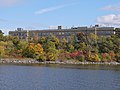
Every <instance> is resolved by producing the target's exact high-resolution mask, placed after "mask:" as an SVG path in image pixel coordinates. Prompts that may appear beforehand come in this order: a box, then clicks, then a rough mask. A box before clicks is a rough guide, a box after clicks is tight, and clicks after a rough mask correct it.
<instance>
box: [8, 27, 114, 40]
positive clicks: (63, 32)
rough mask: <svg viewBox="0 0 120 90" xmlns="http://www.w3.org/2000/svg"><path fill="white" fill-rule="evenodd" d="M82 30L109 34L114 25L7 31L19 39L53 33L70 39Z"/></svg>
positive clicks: (58, 36) (99, 34) (112, 30)
mask: <svg viewBox="0 0 120 90" xmlns="http://www.w3.org/2000/svg"><path fill="white" fill-rule="evenodd" d="M79 32H82V33H84V34H85V35H88V34H90V33H94V34H96V35H98V36H110V35H113V34H115V29H114V27H99V26H97V27H96V26H94V27H72V28H70V29H62V27H61V26H58V29H48V30H23V29H22V28H17V30H15V31H9V35H11V36H17V37H18V38H19V39H20V40H33V39H34V38H38V39H39V38H41V37H43V36H45V37H48V36H50V35H54V36H56V37H57V38H59V39H60V40H62V38H65V39H66V40H67V41H70V40H71V36H76V35H77V33H79Z"/></svg>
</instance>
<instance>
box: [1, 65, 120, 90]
mask: <svg viewBox="0 0 120 90" xmlns="http://www.w3.org/2000/svg"><path fill="white" fill-rule="evenodd" d="M0 90H120V66H114V65H113V66H112V65H111V66H109V65H0Z"/></svg>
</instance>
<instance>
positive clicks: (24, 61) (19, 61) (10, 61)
mask: <svg viewBox="0 0 120 90" xmlns="http://www.w3.org/2000/svg"><path fill="white" fill-rule="evenodd" d="M0 64H65V65H66V64H71V65H81V64H82V65H120V63H118V62H73V61H64V62H60V61H45V62H39V61H37V60H34V59H31V60H30V59H1V60H0Z"/></svg>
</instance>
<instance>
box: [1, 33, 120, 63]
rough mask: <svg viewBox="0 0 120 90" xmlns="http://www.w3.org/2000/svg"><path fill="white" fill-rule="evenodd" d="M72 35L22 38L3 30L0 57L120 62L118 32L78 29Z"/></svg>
mask: <svg viewBox="0 0 120 90" xmlns="http://www.w3.org/2000/svg"><path fill="white" fill-rule="evenodd" d="M70 38H71V41H69V42H68V41H67V40H66V39H65V38H63V39H62V40H59V39H58V38H56V37H55V36H54V35H50V36H48V37H42V38H40V39H38V38H36V37H35V38H33V40H30V41H23V40H19V39H18V37H12V36H4V34H3V33H2V32H1V33H0V58H1V60H3V61H4V59H3V58H18V59H24V58H31V59H33V60H35V61H34V62H36V63H38V62H45V63H46V62H47V63H57V62H58V63H67V62H68V63H70V62H71V63H76V64H77V63H81V64H82V63H83V64H85V63H86V64H87V63H90V64H94V63H96V64H98V63H100V64H103V63H109V64H111V63H115V64H117V62H120V38H119V36H117V35H112V36H109V37H108V36H99V37H98V36H97V35H95V34H92V33H91V34H89V35H85V34H84V33H81V32H79V33H78V34H77V36H71V37H70ZM36 60H37V61H36ZM5 61H6V60H5ZM8 61H9V60H8ZM21 61H22V60H21ZM23 61H24V60H23ZM1 62H2V61H1ZM11 62H12V61H11Z"/></svg>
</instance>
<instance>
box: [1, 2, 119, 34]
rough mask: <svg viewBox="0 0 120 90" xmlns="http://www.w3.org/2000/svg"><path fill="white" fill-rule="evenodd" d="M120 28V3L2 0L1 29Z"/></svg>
mask: <svg viewBox="0 0 120 90" xmlns="http://www.w3.org/2000/svg"><path fill="white" fill-rule="evenodd" d="M95 24H101V25H106V26H119V25H120V0H0V29H2V30H3V31H4V33H5V34H7V33H8V31H9V30H15V29H16V28H18V27H21V28H24V29H48V28H56V26H58V25H62V26H64V28H69V27H72V26H90V25H95Z"/></svg>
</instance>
